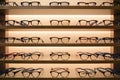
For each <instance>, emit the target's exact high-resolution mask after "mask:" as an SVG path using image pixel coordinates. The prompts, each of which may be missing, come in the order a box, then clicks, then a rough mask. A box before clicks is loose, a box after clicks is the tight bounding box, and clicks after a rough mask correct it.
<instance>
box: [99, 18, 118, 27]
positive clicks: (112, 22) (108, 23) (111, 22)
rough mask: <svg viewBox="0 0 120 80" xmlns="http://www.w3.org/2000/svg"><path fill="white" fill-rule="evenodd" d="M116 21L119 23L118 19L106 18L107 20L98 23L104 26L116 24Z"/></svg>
mask: <svg viewBox="0 0 120 80" xmlns="http://www.w3.org/2000/svg"><path fill="white" fill-rule="evenodd" d="M116 23H117V24H118V22H116V21H113V20H108V19H106V20H103V21H101V22H99V23H98V25H101V24H103V25H104V26H113V25H114V24H115V25H116Z"/></svg>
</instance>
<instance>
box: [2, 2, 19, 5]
mask: <svg viewBox="0 0 120 80" xmlns="http://www.w3.org/2000/svg"><path fill="white" fill-rule="evenodd" d="M0 5H1V6H18V4H17V3H16V2H0Z"/></svg>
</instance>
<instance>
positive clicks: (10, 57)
mask: <svg viewBox="0 0 120 80" xmlns="http://www.w3.org/2000/svg"><path fill="white" fill-rule="evenodd" d="M23 56H24V53H23V52H19V53H18V52H12V53H9V54H5V59H8V60H14V59H16V58H18V57H20V58H23Z"/></svg>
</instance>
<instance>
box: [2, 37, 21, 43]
mask: <svg viewBox="0 0 120 80" xmlns="http://www.w3.org/2000/svg"><path fill="white" fill-rule="evenodd" d="M15 40H19V41H20V39H17V38H15V37H5V38H0V42H1V43H14V42H15Z"/></svg>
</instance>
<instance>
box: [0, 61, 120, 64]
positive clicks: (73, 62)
mask: <svg viewBox="0 0 120 80" xmlns="http://www.w3.org/2000/svg"><path fill="white" fill-rule="evenodd" d="M0 62H1V63H43V64H46V63H51V64H54V63H56V64H66V63H72V64H76V63H120V60H91V61H90V60H88V61H83V60H68V61H62V60H61V61H56V60H36V61H34V60H0Z"/></svg>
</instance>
